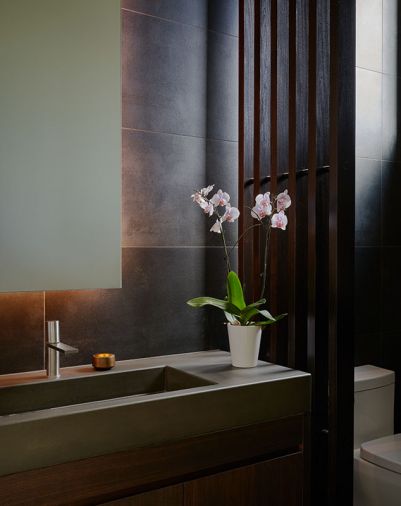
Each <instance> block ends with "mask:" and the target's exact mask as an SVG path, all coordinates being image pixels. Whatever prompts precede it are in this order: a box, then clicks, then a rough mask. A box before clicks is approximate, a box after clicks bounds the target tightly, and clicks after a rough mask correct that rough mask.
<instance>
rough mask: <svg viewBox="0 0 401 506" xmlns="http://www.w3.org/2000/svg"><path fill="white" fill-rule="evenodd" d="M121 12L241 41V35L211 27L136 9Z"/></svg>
mask: <svg viewBox="0 0 401 506" xmlns="http://www.w3.org/2000/svg"><path fill="white" fill-rule="evenodd" d="M121 10H122V11H125V12H131V13H132V14H137V15H138V16H146V17H148V18H152V19H158V20H160V21H164V22H166V23H175V24H177V25H181V26H189V27H191V28H198V29H199V30H201V31H203V32H212V33H217V34H219V35H225V36H227V37H233V38H234V39H239V35H234V34H233V33H228V32H222V31H219V30H212V29H211V28H209V27H204V26H199V25H193V24H191V23H184V22H182V21H177V20H176V19H170V18H163V17H161V16H155V15H154V14H148V13H147V12H141V11H136V10H134V9H128V8H127V7H121Z"/></svg>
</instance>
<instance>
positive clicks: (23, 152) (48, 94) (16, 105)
mask: <svg viewBox="0 0 401 506" xmlns="http://www.w3.org/2000/svg"><path fill="white" fill-rule="evenodd" d="M120 25H121V22H120V0H68V1H65V0H34V1H32V0H18V1H16V0H0V68H1V80H0V291H2V292H9V291H31V290H32V291H33V290H66V289H93V288H114V287H120V286H121V248H120V243H121V241H120V216H121V211H120V208H121V202H120V201H121V78H120V74H121V71H120Z"/></svg>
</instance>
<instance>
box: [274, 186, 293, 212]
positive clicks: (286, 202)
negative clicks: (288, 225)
mask: <svg viewBox="0 0 401 506" xmlns="http://www.w3.org/2000/svg"><path fill="white" fill-rule="evenodd" d="M290 205H291V197H290V196H289V195H288V190H285V191H284V192H282V193H279V194H278V195H277V211H284V210H285V209H287V208H288V207H290Z"/></svg>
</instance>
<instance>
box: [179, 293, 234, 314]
mask: <svg viewBox="0 0 401 506" xmlns="http://www.w3.org/2000/svg"><path fill="white" fill-rule="evenodd" d="M187 304H188V305H189V306H192V307H203V306H213V307H217V308H218V309H222V310H223V311H225V312H227V313H230V314H234V315H239V314H240V313H241V311H240V310H239V309H238V307H236V306H235V305H234V304H231V302H229V301H227V300H221V299H215V298H214V297H196V298H195V299H191V300H188V301H187Z"/></svg>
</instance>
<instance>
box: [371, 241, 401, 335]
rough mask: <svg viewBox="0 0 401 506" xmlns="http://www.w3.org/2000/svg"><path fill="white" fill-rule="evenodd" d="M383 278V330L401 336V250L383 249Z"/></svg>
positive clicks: (373, 296)
mask: <svg viewBox="0 0 401 506" xmlns="http://www.w3.org/2000/svg"><path fill="white" fill-rule="evenodd" d="M382 276H383V278H382V290H381V314H382V330H383V331H384V332H393V331H397V332H399V333H400V334H401V290H400V280H401V248H383V250H382ZM372 298H376V296H375V294H374V293H372Z"/></svg>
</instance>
